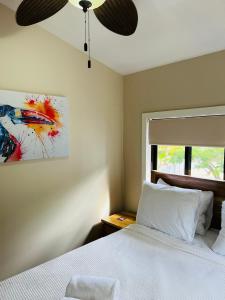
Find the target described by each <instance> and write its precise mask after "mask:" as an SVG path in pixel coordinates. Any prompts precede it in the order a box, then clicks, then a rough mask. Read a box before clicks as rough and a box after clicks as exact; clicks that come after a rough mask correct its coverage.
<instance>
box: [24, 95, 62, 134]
mask: <svg viewBox="0 0 225 300" xmlns="http://www.w3.org/2000/svg"><path fill="white" fill-rule="evenodd" d="M25 106H26V108H28V109H32V110H34V111H36V112H39V113H41V114H43V115H45V116H47V117H48V118H49V119H51V120H52V121H53V123H54V124H53V125H39V124H28V125H27V126H28V127H30V128H32V129H33V130H34V131H35V133H36V134H37V135H38V136H40V135H41V134H43V133H46V134H47V135H48V136H49V137H51V138H55V137H57V136H58V135H59V134H60V132H59V128H61V127H62V124H61V122H60V114H59V112H58V111H57V109H56V108H55V107H54V105H53V103H52V99H51V98H50V97H46V98H45V99H44V100H43V101H39V100H38V99H34V98H30V99H27V100H26V102H25Z"/></svg>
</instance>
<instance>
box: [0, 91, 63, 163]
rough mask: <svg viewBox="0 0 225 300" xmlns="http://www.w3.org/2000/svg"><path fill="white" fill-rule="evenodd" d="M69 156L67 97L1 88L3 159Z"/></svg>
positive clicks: (0, 144)
mask: <svg viewBox="0 0 225 300" xmlns="http://www.w3.org/2000/svg"><path fill="white" fill-rule="evenodd" d="M65 156H68V107H67V100H66V98H65V97H58V96H46V95H36V94H35V95H34V94H29V93H20V92H11V91H0V162H1V163H8V162H12V161H22V160H30V159H43V158H56V157H65Z"/></svg>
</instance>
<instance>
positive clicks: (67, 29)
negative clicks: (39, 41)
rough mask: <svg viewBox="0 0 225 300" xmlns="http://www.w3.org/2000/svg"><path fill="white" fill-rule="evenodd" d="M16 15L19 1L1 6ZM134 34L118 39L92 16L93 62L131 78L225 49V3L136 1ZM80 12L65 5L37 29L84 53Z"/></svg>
mask: <svg viewBox="0 0 225 300" xmlns="http://www.w3.org/2000/svg"><path fill="white" fill-rule="evenodd" d="M0 2H1V3H3V4H5V5H7V6H8V7H10V8H12V9H14V10H15V9H16V7H17V6H18V4H19V3H20V2H21V0H0ZM134 2H135V4H136V6H137V9H138V13H139V24H138V29H137V31H136V33H135V34H134V35H132V36H131V37H122V36H119V35H116V34H114V33H112V32H110V31H108V30H107V29H105V28H104V27H103V26H102V25H101V24H100V23H99V22H98V21H97V19H96V18H95V16H94V14H93V13H92V15H91V33H92V56H93V57H94V58H96V59H97V60H99V61H100V62H102V63H103V64H105V65H107V66H108V67H110V68H111V69H113V70H115V71H117V72H119V73H121V74H130V73H134V72H137V71H141V70H144V69H148V68H153V67H156V66H160V65H165V64H168V63H172V62H175V61H180V60H184V59H188V58H192V57H196V56H200V55H203V54H208V53H212V52H216V51H219V50H223V49H225V1H224V0H134ZM83 22H84V17H83V13H82V11H80V10H79V9H77V8H75V7H73V6H72V5H71V4H68V5H67V6H66V7H65V8H64V9H62V10H61V11H60V12H59V13H57V14H56V15H55V16H53V17H52V18H50V19H48V20H46V21H44V22H42V23H40V26H41V27H43V28H44V29H46V30H47V31H49V32H51V33H53V34H54V35H56V36H58V37H59V38H61V39H63V40H65V41H67V42H68V43H70V44H71V45H73V46H74V47H75V48H78V49H80V50H82V48H83V38H84V37H83V35H84V27H83Z"/></svg>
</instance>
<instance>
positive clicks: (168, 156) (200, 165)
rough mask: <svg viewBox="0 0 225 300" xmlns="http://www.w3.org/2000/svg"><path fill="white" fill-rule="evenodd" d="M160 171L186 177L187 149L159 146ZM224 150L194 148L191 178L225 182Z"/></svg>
mask: <svg viewBox="0 0 225 300" xmlns="http://www.w3.org/2000/svg"><path fill="white" fill-rule="evenodd" d="M157 161H158V167H157V169H158V171H161V172H166V173H172V174H178V175H184V163H185V147H184V146H162V145H158V157H157ZM223 172H224V148H213V147H192V163H191V176H194V177H200V178H209V179H215V180H223Z"/></svg>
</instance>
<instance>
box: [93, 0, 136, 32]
mask: <svg viewBox="0 0 225 300" xmlns="http://www.w3.org/2000/svg"><path fill="white" fill-rule="evenodd" d="M94 13H95V15H96V17H97V18H98V20H99V21H100V22H101V23H102V25H104V26H105V27H106V28H108V29H109V30H111V31H113V32H115V33H118V34H121V35H126V36H127V35H131V34H133V33H134V32H135V31H136V28H137V24H138V13H137V9H136V6H135V5H134V2H133V1H132V0H106V2H105V3H104V4H103V5H101V6H100V7H98V8H96V9H94Z"/></svg>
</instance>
